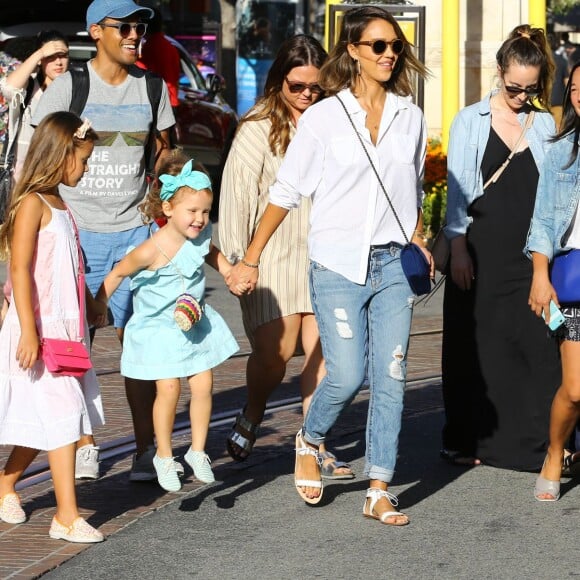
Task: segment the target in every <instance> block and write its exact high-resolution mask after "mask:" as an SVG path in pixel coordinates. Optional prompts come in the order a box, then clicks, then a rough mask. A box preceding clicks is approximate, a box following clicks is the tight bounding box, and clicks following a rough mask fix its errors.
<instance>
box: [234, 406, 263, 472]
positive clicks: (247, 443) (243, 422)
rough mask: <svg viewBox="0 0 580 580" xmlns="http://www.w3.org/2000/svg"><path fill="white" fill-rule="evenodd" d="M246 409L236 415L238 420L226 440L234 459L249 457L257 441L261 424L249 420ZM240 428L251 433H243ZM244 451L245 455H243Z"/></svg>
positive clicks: (243, 459) (240, 459)
mask: <svg viewBox="0 0 580 580" xmlns="http://www.w3.org/2000/svg"><path fill="white" fill-rule="evenodd" d="M244 411H245V409H244ZM244 411H242V412H241V413H239V414H238V416H237V417H236V422H235V423H234V426H233V427H232V430H231V432H230V434H229V435H228V438H227V440H226V447H227V450H228V453H229V454H230V457H231V458H232V459H233V460H234V461H245V460H246V459H248V457H249V456H250V453H251V452H252V449H253V448H254V443H256V433H257V431H258V427H259V426H260V425H259V424H256V425H255V424H254V423H251V422H250V421H248V419H246V417H245V415H244ZM240 429H243V430H244V431H246V432H247V433H249V434H250V435H248V436H247V435H242V433H240ZM244 452H245V455H243V453H244Z"/></svg>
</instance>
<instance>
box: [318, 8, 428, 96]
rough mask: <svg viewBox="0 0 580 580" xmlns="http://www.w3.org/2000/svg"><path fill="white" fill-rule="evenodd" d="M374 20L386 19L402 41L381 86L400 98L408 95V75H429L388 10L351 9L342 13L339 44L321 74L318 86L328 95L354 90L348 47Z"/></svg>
mask: <svg viewBox="0 0 580 580" xmlns="http://www.w3.org/2000/svg"><path fill="white" fill-rule="evenodd" d="M373 20H386V21H387V22H388V23H389V24H390V25H391V26H392V27H393V29H394V30H395V34H396V35H397V38H400V39H401V40H402V41H403V42H404V48H403V52H402V53H401V54H400V55H399V57H398V59H397V64H396V66H395V68H394V70H393V74H392V75H391V78H390V79H389V80H388V81H386V82H385V83H384V86H385V89H386V90H388V91H390V92H392V93H394V94H396V95H400V96H407V95H411V94H412V93H413V82H412V77H411V72H415V73H416V74H418V75H419V76H420V77H421V78H424V77H426V76H427V75H428V71H427V68H426V67H425V65H424V64H423V63H422V62H421V61H420V60H419V59H418V58H417V57H416V56H415V55H414V54H413V49H412V46H413V45H412V44H411V43H410V42H409V41H408V40H407V39H406V38H405V34H404V33H403V30H402V29H401V27H400V26H399V23H398V22H397V21H396V19H395V18H394V16H393V15H392V14H391V13H390V12H389V11H388V10H385V9H383V8H380V7H379V6H363V7H360V8H351V9H350V10H348V11H346V12H345V13H344V17H343V20H342V28H341V30H340V37H339V39H338V42H337V43H336V45H335V46H334V48H333V49H332V50H331V52H330V55H329V57H328V60H327V61H326V62H325V63H324V65H323V67H322V69H321V71H320V81H319V84H320V86H321V87H322V88H323V89H324V90H325V91H326V93H327V94H328V95H335V94H336V93H338V92H340V91H342V90H343V89H345V88H350V89H351V90H352V89H354V88H355V86H356V79H357V77H358V70H357V66H356V62H355V61H354V60H353V59H352V58H351V56H350V54H349V53H348V45H349V44H354V43H356V42H358V41H359V40H360V39H361V37H362V35H363V33H364V31H365V30H366V28H367V26H368V25H369V24H370V23H371V22H372V21H373Z"/></svg>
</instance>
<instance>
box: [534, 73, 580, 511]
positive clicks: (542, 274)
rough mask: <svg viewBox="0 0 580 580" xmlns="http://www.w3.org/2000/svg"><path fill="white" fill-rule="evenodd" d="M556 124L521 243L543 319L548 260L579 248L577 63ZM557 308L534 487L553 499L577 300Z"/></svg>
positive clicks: (573, 381) (579, 359) (572, 415)
mask: <svg viewBox="0 0 580 580" xmlns="http://www.w3.org/2000/svg"><path fill="white" fill-rule="evenodd" d="M561 127H562V128H561V129H560V131H559V132H558V134H557V135H556V137H555V139H554V145H553V147H552V148H551V149H550V150H549V152H548V153H547V155H546V159H545V160H544V164H543V166H542V171H541V174H540V180H539V183H538V193H537V196H536V206H535V209H534V217H533V220H532V226H531V228H530V234H529V237H528V243H527V246H526V252H527V253H528V255H531V258H532V263H533V269H534V275H533V278H532V285H531V289H530V297H529V304H530V307H531V309H532V311H533V312H534V313H535V314H537V315H538V316H541V315H542V313H543V314H544V316H545V318H546V322H548V321H549V312H550V300H553V301H554V302H555V303H556V304H559V300H558V295H557V294H556V292H555V290H554V287H553V286H552V284H551V283H550V277H549V274H548V265H549V263H550V262H551V261H552V258H553V257H554V256H556V255H557V254H561V253H562V252H565V251H568V250H572V249H580V218H579V217H578V201H579V199H580V156H579V154H578V153H579V151H578V149H579V145H578V139H579V137H580V62H578V63H576V64H575V65H574V66H573V67H572V71H571V73H570V78H569V80H568V86H567V87H566V94H565V100H564V112H563V122H562V125H561ZM562 313H563V314H564V319H565V320H564V325H563V327H562V328H561V329H559V330H558V335H559V337H560V338H561V341H560V355H561V359H562V385H561V386H560V388H559V389H558V391H557V393H556V396H555V397H554V401H553V403H552V412H551V416H550V445H549V447H548V454H547V456H546V460H545V462H544V466H543V468H542V472H541V473H540V475H539V476H538V479H537V480H536V487H535V490H534V496H535V498H536V499H537V500H539V501H556V500H557V499H558V498H559V497H560V477H561V475H562V467H563V463H564V445H565V443H566V441H567V439H568V437H569V436H570V434H571V433H572V430H573V429H574V426H575V425H576V423H577V421H578V419H579V418H580V304H569V305H566V306H562ZM576 455H578V454H576ZM573 458H574V457H573V456H572V457H571V459H573Z"/></svg>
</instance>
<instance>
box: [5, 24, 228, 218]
mask: <svg viewBox="0 0 580 580" xmlns="http://www.w3.org/2000/svg"><path fill="white" fill-rule="evenodd" d="M48 29H57V30H61V31H62V32H63V33H64V34H65V35H67V37H68V39H69V45H70V59H71V60H70V66H71V67H79V66H80V64H81V63H82V62H84V61H86V60H89V59H91V58H93V57H94V56H95V54H96V47H95V45H94V43H93V41H92V40H91V38H90V37H89V36H88V34H87V32H86V31H85V30H84V24H82V22H81V23H79V22H77V23H76V24H75V23H72V22H30V23H25V24H23V23H19V24H17V25H13V26H10V27H7V26H5V25H4V24H3V23H2V24H0V50H2V51H4V52H6V53H8V54H11V52H15V53H16V54H15V55H16V56H17V57H18V58H20V59H22V58H24V55H23V47H24V51H26V50H27V48H26V47H31V46H34V36H35V35H36V34H37V33H38V32H39V31H40V30H48ZM167 39H168V40H169V41H170V42H171V44H173V46H175V48H176V49H177V51H178V52H179V58H180V63H181V77H180V79H179V90H178V98H179V105H178V106H177V107H176V108H175V110H174V112H175V118H176V126H175V142H176V144H177V145H179V146H180V147H182V148H183V149H184V151H185V152H186V154H187V155H189V156H190V157H192V158H193V159H195V161H196V162H198V163H201V164H202V165H203V166H204V167H205V168H206V169H207V171H208V173H209V174H210V176H211V178H212V182H213V186H214V187H213V189H214V196H215V202H214V210H216V209H217V198H218V195H219V186H220V181H221V174H222V170H223V166H224V163H225V160H226V157H227V154H228V152H229V149H230V146H231V143H232V140H233V137H234V134H235V131H236V127H237V125H238V116H237V114H236V113H235V111H234V110H233V109H232V108H231V107H230V106H229V105H228V103H227V102H226V101H225V99H224V98H223V96H222V92H223V89H224V87H225V84H224V79H223V78H222V77H221V76H220V75H218V74H210V75H208V76H207V78H205V79H204V78H203V76H202V75H201V73H200V71H199V70H198V68H197V67H196V66H195V63H194V62H193V61H192V59H191V57H190V56H189V54H188V52H187V51H186V49H185V48H184V47H183V46H182V45H181V44H180V43H179V42H177V41H176V40H175V39H174V38H171V37H169V36H168V37H167ZM28 50H30V48H28ZM25 54H26V52H25ZM28 54H30V52H28Z"/></svg>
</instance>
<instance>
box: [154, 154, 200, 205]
mask: <svg viewBox="0 0 580 580" xmlns="http://www.w3.org/2000/svg"><path fill="white" fill-rule="evenodd" d="M159 181H161V183H162V184H163V186H162V187H161V191H160V192H159V197H160V198H161V201H169V200H170V199H171V198H172V197H173V196H174V195H175V192H176V191H177V190H178V189H179V188H180V187H191V189H195V190H197V191H199V190H200V189H209V190H210V191H211V181H210V179H209V177H208V176H207V175H206V174H205V173H203V172H201V171H194V170H193V159H191V160H190V161H188V162H187V163H186V164H185V165H184V166H183V169H182V170H181V173H179V175H168V174H167V173H164V174H163V175H160V176H159Z"/></svg>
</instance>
